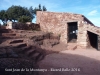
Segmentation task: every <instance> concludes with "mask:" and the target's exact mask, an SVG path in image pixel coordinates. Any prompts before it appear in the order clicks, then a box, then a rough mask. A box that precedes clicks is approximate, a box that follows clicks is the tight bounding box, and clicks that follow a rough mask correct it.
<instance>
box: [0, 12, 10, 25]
mask: <svg viewBox="0 0 100 75" xmlns="http://www.w3.org/2000/svg"><path fill="white" fill-rule="evenodd" d="M0 20H1V21H2V22H3V24H6V23H7V20H8V15H7V13H6V11H5V10H1V11H0Z"/></svg>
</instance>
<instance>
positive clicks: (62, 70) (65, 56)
mask: <svg viewBox="0 0 100 75" xmlns="http://www.w3.org/2000/svg"><path fill="white" fill-rule="evenodd" d="M39 66H40V68H41V69H46V70H48V71H45V72H40V75H100V51H97V50H89V49H87V50H75V51H72V50H65V51H61V52H60V53H58V54H56V53H55V54H50V55H47V56H46V57H45V59H44V60H42V61H41V62H39ZM55 70H56V71H55Z"/></svg>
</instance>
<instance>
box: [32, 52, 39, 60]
mask: <svg viewBox="0 0 100 75" xmlns="http://www.w3.org/2000/svg"><path fill="white" fill-rule="evenodd" d="M39 57H40V53H38V52H36V53H34V54H33V55H32V56H31V57H30V58H31V59H32V60H35V61H37V60H38V58H39Z"/></svg>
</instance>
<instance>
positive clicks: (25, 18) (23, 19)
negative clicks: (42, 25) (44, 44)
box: [18, 16, 32, 23]
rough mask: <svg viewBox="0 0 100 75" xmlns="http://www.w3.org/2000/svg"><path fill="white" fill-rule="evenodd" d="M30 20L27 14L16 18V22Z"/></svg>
mask: <svg viewBox="0 0 100 75" xmlns="http://www.w3.org/2000/svg"><path fill="white" fill-rule="evenodd" d="M31 21H32V19H31V18H30V17H29V16H21V17H20V18H19V19H18V22H22V23H26V22H31Z"/></svg>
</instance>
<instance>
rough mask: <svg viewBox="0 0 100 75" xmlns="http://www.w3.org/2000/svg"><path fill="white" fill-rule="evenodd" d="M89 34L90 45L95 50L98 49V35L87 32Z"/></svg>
mask: <svg viewBox="0 0 100 75" xmlns="http://www.w3.org/2000/svg"><path fill="white" fill-rule="evenodd" d="M87 34H88V36H89V41H90V45H91V46H92V47H93V48H96V49H98V35H96V34H94V33H92V32H89V31H87Z"/></svg>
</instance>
